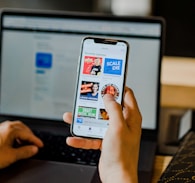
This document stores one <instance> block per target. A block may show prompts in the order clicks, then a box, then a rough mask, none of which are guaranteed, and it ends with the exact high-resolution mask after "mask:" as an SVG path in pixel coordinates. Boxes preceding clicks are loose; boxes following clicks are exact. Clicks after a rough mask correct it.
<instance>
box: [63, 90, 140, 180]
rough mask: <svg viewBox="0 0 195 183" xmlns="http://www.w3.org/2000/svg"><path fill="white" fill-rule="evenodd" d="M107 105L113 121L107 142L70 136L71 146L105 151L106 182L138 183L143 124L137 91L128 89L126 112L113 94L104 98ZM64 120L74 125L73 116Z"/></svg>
mask: <svg viewBox="0 0 195 183" xmlns="http://www.w3.org/2000/svg"><path fill="white" fill-rule="evenodd" d="M104 103H105V107H106V110H107V112H108V115H109V118H110V119H109V127H108V130H107V132H106V135H105V137H104V139H103V141H102V140H99V139H87V138H80V137H68V138H67V144H68V145H70V146H73V147H77V148H84V149H101V150H102V152H101V157H100V162H99V172H100V178H101V180H102V182H103V183H107V182H109V183H110V182H112V183H115V182H116V183H119V182H123V183H125V182H128V183H129V182H132V183H136V182H138V176H137V173H138V157H139V147H140V138H141V121H142V117H141V113H140V111H139V108H138V105H137V102H136V99H135V97H134V94H133V92H132V91H131V90H130V89H129V88H126V89H125V95H124V107H123V109H122V107H121V105H120V104H118V103H117V102H116V101H115V100H114V98H113V96H112V95H109V94H107V95H105V96H104ZM64 121H66V122H68V123H71V121H72V114H71V113H65V114H64Z"/></svg>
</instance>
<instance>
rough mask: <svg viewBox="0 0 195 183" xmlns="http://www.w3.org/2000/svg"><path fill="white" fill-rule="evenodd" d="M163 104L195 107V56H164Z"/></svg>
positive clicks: (162, 78)
mask: <svg viewBox="0 0 195 183" xmlns="http://www.w3.org/2000/svg"><path fill="white" fill-rule="evenodd" d="M161 84H162V87H161V106H162V107H174V108H186V109H189V108H190V109H195V102H194V101H195V58H183V57H164V58H163V61H162V72H161Z"/></svg>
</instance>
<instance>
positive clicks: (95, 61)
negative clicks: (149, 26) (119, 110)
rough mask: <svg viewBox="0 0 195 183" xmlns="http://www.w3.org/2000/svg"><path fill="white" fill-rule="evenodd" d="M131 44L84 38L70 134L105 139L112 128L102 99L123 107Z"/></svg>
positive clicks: (120, 41) (114, 40) (112, 40)
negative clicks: (110, 98)
mask: <svg viewBox="0 0 195 183" xmlns="http://www.w3.org/2000/svg"><path fill="white" fill-rule="evenodd" d="M128 53H129V44H128V43H127V42H126V41H124V40H116V39H107V38H97V37H85V38H84V39H83V41H82V44H81V54H80V58H79V64H78V70H77V72H78V76H77V84H76V93H75V101H74V109H73V122H72V125H71V133H72V135H74V136H79V137H87V138H97V139H102V138H103V137H104V135H105V133H106V130H107V128H108V125H109V116H108V113H107V111H106V109H105V107H104V102H103V96H104V95H105V94H107V93H109V94H111V95H113V96H114V98H115V100H116V101H117V102H118V103H120V104H121V105H122V100H123V92H124V86H125V79H126V72H127V61H128Z"/></svg>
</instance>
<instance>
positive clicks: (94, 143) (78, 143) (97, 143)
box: [66, 137, 102, 149]
mask: <svg viewBox="0 0 195 183" xmlns="http://www.w3.org/2000/svg"><path fill="white" fill-rule="evenodd" d="M66 143H67V144H68V145H70V146H72V147H76V148H82V149H101V144H102V141H101V140H98V139H93V140H91V139H83V138H79V137H67V139H66Z"/></svg>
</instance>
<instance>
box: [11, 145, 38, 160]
mask: <svg viewBox="0 0 195 183" xmlns="http://www.w3.org/2000/svg"><path fill="white" fill-rule="evenodd" d="M38 150H39V149H38V147H37V146H34V145H28V146H23V147H19V148H16V149H14V151H15V152H14V153H15V158H16V161H17V160H21V159H27V158H30V157H32V156H34V155H35V154H36V153H37V152H38Z"/></svg>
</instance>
